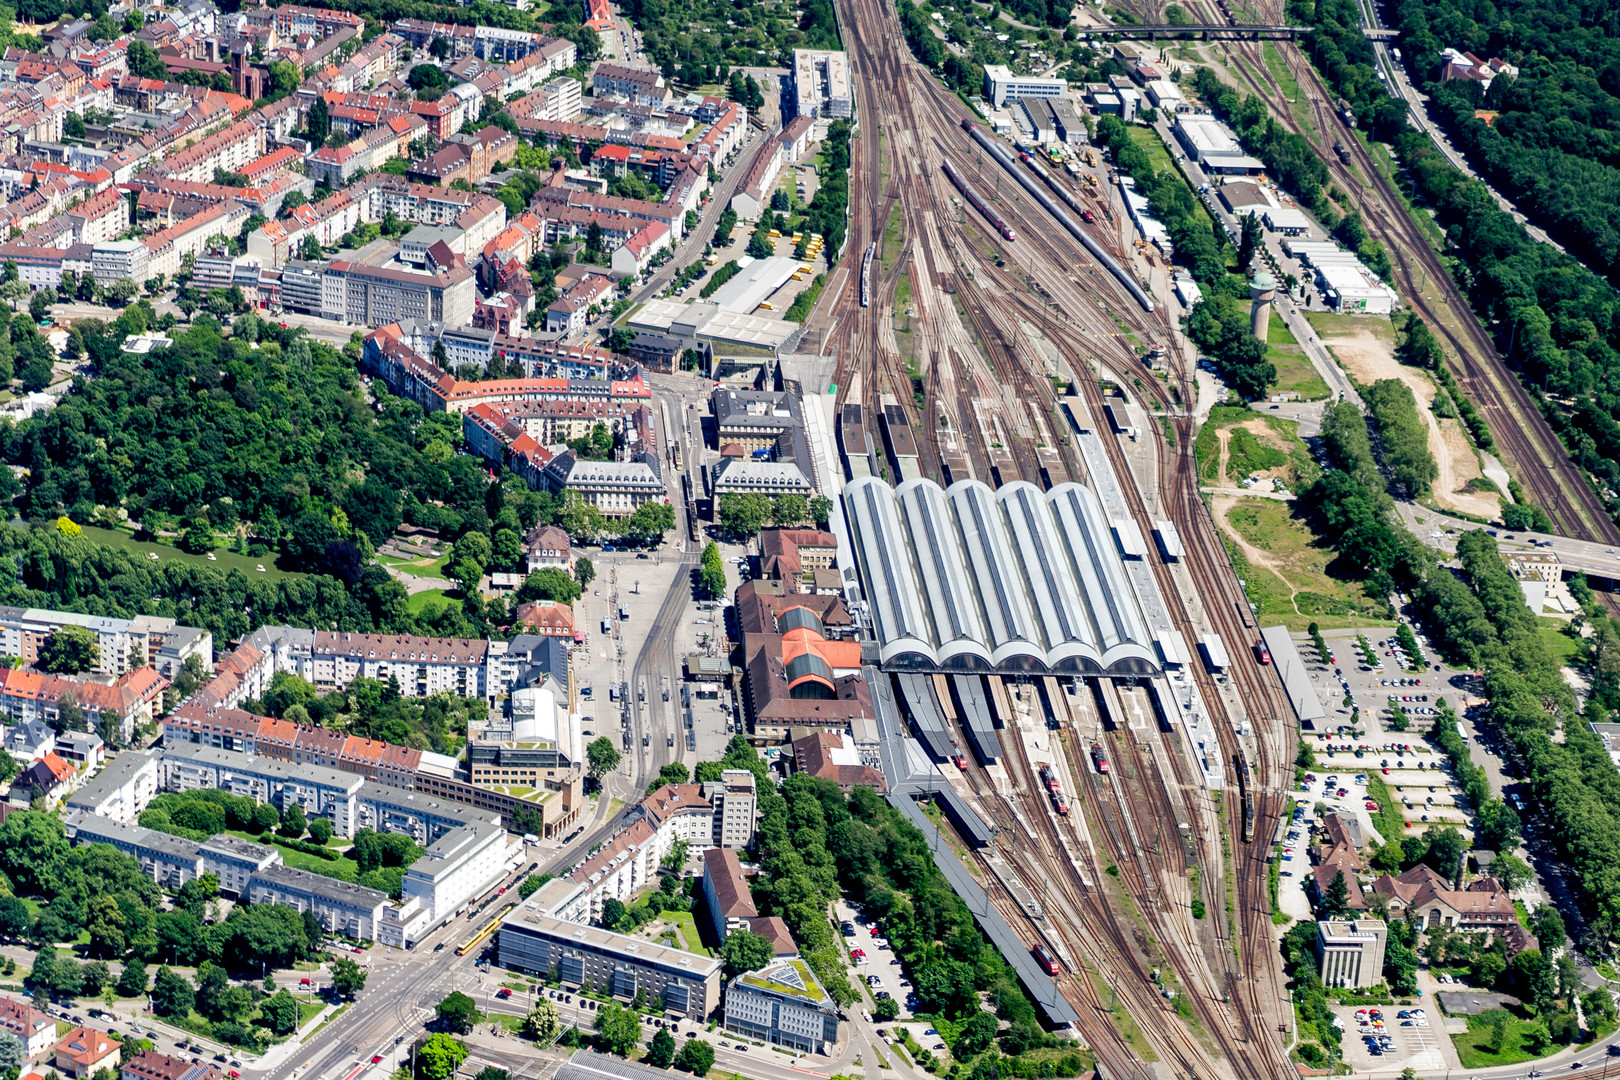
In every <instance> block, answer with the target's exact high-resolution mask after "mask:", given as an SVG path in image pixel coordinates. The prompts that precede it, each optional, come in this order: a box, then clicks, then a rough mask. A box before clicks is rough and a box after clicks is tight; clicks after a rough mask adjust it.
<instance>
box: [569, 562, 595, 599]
mask: <svg viewBox="0 0 1620 1080" xmlns="http://www.w3.org/2000/svg"><path fill="white" fill-rule="evenodd" d="M574 580H575V581H577V582H579V587H580V591H581V594H582V595H583V593H584V590H586V589H588V588H590V587H591V582H593V581H595V580H596V564H595V563H593V562H591V560H589V559H587V558H585V557H584V556H583V555H582V556H580V557H579V558H577V559H575V560H574Z"/></svg>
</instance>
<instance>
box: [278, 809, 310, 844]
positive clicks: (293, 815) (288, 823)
mask: <svg viewBox="0 0 1620 1080" xmlns="http://www.w3.org/2000/svg"><path fill="white" fill-rule="evenodd" d="M305 825H306V819H305V817H304V808H303V807H302V806H299V805H298V804H297V803H293V804H292V805H291V806H289V807H287V809H285V810H283V811H282V812H281V835H282V836H287V837H291V838H292V839H294V840H296V839H297V838H298V837H300V836H303V835H304V828H305Z"/></svg>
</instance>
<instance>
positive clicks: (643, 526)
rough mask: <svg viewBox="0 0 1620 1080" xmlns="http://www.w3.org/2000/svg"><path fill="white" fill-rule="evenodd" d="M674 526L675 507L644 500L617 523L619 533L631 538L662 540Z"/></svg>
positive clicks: (665, 503)
mask: <svg viewBox="0 0 1620 1080" xmlns="http://www.w3.org/2000/svg"><path fill="white" fill-rule="evenodd" d="M674 527H675V508H674V507H673V506H671V505H669V503H667V502H658V501H653V502H645V503H642V504H641V505H640V506H638V507H636V510H635V513H633V514H631V515H630V516H629V517H627V518H625V519H624V521H623V522H621V523H620V525H619V533H620V535H622V536H627V537H629V538H630V539H632V540H643V541H653V540H662V539H663V538H664V534H665V533H667V532H669V531H670V530H671V529H673V528H674Z"/></svg>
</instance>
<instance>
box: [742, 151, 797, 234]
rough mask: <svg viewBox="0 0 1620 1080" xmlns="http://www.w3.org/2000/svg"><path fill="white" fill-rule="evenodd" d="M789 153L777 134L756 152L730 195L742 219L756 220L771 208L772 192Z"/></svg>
mask: <svg viewBox="0 0 1620 1080" xmlns="http://www.w3.org/2000/svg"><path fill="white" fill-rule="evenodd" d="M786 157H787V156H786V154H785V153H783V149H782V142H781V140H780V139H775V138H771V139H766V140H765V142H764V144H763V145H761V146H760V148H759V149H758V150H756V151H755V152H754V160H753V161H752V162H750V163H749V166H748V171H747V172H746V173H744V174H743V178H742V180H741V181H739V182H738V184H737V190H736V191H735V192H734V193H733V194H732V196H731V209H732V210H734V211H736V213H737V216H738V217H739V218H741V219H742V220H743V221H757V220H759V216H760V215H761V214H762V213H764V212H765V211H766V210H768V209H770V205H771V195H772V193H774V192H775V190H776V179H777V177H779V176H780V175H781V174H782V163H783V162H784V161H785V160H786Z"/></svg>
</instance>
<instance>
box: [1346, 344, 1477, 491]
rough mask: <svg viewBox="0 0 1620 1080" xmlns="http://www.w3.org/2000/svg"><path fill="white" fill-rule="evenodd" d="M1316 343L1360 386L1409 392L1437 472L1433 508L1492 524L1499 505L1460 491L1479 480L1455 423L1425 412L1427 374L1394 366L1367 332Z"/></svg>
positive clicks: (1387, 350)
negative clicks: (1392, 385)
mask: <svg viewBox="0 0 1620 1080" xmlns="http://www.w3.org/2000/svg"><path fill="white" fill-rule="evenodd" d="M1322 342H1323V344H1325V345H1326V346H1327V347H1328V348H1329V349H1330V350H1331V351H1332V353H1333V355H1334V356H1335V357H1337V358H1338V361H1339V363H1340V365H1341V366H1342V367H1343V368H1344V369H1345V371H1347V372H1349V373H1350V377H1351V378H1353V379H1355V380H1356V382H1358V383H1361V384H1363V385H1365V384H1368V383H1373V382H1376V381H1378V380H1379V379H1399V380H1400V381H1401V382H1403V383H1405V384H1406V385H1407V386H1408V387H1410V388H1411V390H1412V395H1413V396H1414V397H1415V398H1417V401H1418V405H1419V406H1421V408H1420V409H1419V410H1418V411H1419V414H1420V415H1421V416H1422V417H1423V422H1424V424H1426V425H1427V426H1428V428H1429V453H1431V454H1433V455H1434V461H1435V464H1436V465H1437V466H1439V469H1440V475H1439V477H1438V478H1437V479H1436V480H1435V482H1434V501H1435V504H1436V505H1437V506H1439V507H1441V508H1442V509H1446V510H1459V511H1461V512H1463V513H1465V514H1472V515H1474V516H1475V517H1485V518H1494V517H1496V516H1497V515H1498V514H1499V513H1501V505H1500V500H1499V499H1498V498H1497V497H1496V496H1495V495H1492V494H1491V493H1490V492H1477V491H1465V490H1463V489H1464V488H1466V487H1467V486H1468V482H1469V481H1470V480H1472V479H1474V478H1475V477H1476V476H1481V475H1483V473H1481V471H1480V467H1479V458H1478V456H1477V455H1476V454H1475V453H1474V447H1473V444H1472V443H1470V442H1469V440H1468V435H1467V433H1466V432H1465V431H1464V430H1463V428H1462V424H1461V423H1460V422H1459V421H1457V420H1439V419H1437V418H1436V417H1435V415H1434V412H1433V411H1432V409H1431V408H1430V406H1431V405H1432V403H1433V402H1434V396H1435V393H1436V390H1435V385H1434V380H1433V379H1431V378H1430V377H1429V374H1428V372H1426V371H1421V370H1419V369H1417V368H1413V367H1407V366H1406V365H1404V364H1402V363H1400V362H1399V361H1397V360H1396V359H1395V352H1394V347H1393V345H1392V344H1391V343H1390V342H1388V341H1386V340H1383V339H1382V338H1380V337H1379V336H1378V335H1376V334H1374V333H1373V332H1372V331H1371V330H1361V331H1359V332H1357V333H1355V334H1347V335H1343V336H1335V337H1329V336H1327V335H1323V338H1322Z"/></svg>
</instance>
